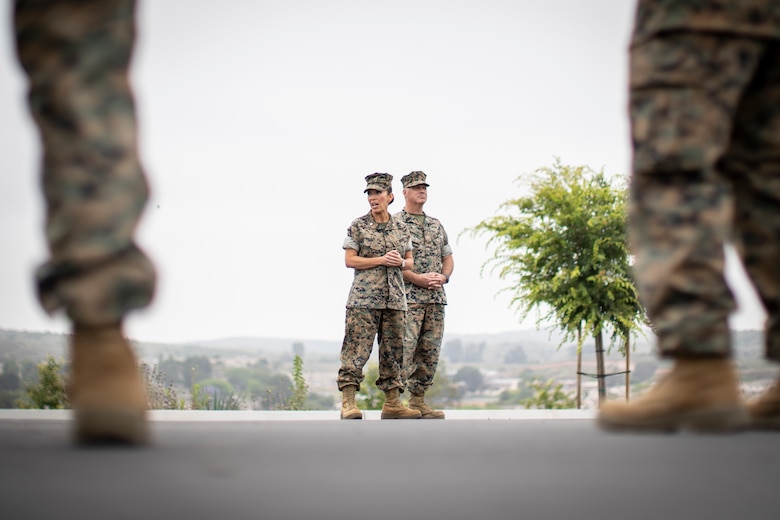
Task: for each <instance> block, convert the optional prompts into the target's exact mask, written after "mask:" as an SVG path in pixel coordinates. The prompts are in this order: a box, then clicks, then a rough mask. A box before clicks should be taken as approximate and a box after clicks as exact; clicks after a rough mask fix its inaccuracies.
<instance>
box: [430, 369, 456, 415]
mask: <svg viewBox="0 0 780 520" xmlns="http://www.w3.org/2000/svg"><path fill="white" fill-rule="evenodd" d="M461 397H462V396H461V391H460V388H459V387H458V386H457V385H455V384H453V382H452V381H450V378H449V377H448V376H447V367H446V365H445V362H444V360H443V359H440V360H439V365H438V366H437V368H436V375H435V377H434V378H433V384H432V385H431V387H430V388H429V389H428V390H426V391H425V400H426V401H427V402H428V404H429V405H430V406H432V407H434V408H436V407H442V408H457V407H458V405H459V404H460V398H461Z"/></svg>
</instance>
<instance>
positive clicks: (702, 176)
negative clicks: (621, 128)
mask: <svg viewBox="0 0 780 520" xmlns="http://www.w3.org/2000/svg"><path fill="white" fill-rule="evenodd" d="M630 56H631V65H630V67H631V68H630V115H631V123H632V138H633V149H634V156H633V179H632V185H631V210H630V211H631V212H630V218H629V222H630V238H631V241H632V246H633V248H634V251H635V253H636V265H635V267H636V270H635V273H636V279H637V282H638V289H639V292H640V296H641V298H642V300H643V303H644V305H645V307H646V309H647V312H648V314H649V316H650V318H651V320H652V322H653V324H654V326H655V328H656V330H657V332H658V340H659V351H660V354H661V355H662V356H666V357H670V358H673V359H674V361H675V362H674V365H673V368H672V370H671V371H670V373H669V374H668V375H667V376H666V377H665V378H664V379H663V380H662V381H661V382H660V383H659V384H658V385H656V386H655V387H654V388H652V389H651V390H650V391H648V392H647V393H646V394H645V395H644V396H642V397H641V398H639V399H638V400H636V401H634V402H632V403H630V404H628V403H606V404H605V405H604V406H603V407H602V409H601V410H600V413H599V418H598V421H599V424H600V425H601V426H603V427H604V428H607V429H615V430H676V429H680V428H689V429H696V430H703V431H718V430H731V429H737V428H741V427H744V426H746V425H748V424H751V423H752V424H753V425H754V426H758V427H764V426H770V427H778V426H780V385H778V384H775V385H774V386H773V387H771V388H770V389H769V390H768V391H766V392H765V393H764V394H763V395H762V396H761V397H759V398H758V399H757V400H755V401H753V402H752V403H750V404H748V405H747V406H745V405H744V403H743V402H742V399H741V397H740V391H739V378H738V374H737V373H736V371H735V368H734V367H733V365H732V363H731V359H730V358H731V356H732V346H731V343H730V338H729V329H728V316H729V313H731V312H732V311H733V310H734V308H735V306H734V302H733V297H732V294H731V292H730V291H729V288H728V287H727V285H726V283H725V281H724V275H723V270H724V252H723V244H724V242H725V241H729V240H730V241H733V243H734V244H735V246H736V249H737V251H738V252H739V254H740V256H741V258H742V260H743V262H744V265H745V268H746V271H747V273H748V275H749V277H750V279H751V280H752V282H753V284H754V286H755V288H756V290H757V291H758V294H759V296H760V298H761V301H762V302H763V304H764V306H765V308H766V310H767V312H768V314H769V319H768V322H767V331H766V357H767V358H768V359H770V360H772V361H780V268H779V266H780V2H777V1H775V0H733V1H729V0H688V1H685V2H683V1H680V0H640V1H639V4H638V8H637V12H636V20H635V27H634V33H633V37H632V41H631V55H630Z"/></svg>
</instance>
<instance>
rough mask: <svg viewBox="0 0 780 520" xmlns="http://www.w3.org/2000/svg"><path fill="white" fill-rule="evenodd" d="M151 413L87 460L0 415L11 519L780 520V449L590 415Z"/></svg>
mask: <svg viewBox="0 0 780 520" xmlns="http://www.w3.org/2000/svg"><path fill="white" fill-rule="evenodd" d="M446 413H447V417H448V418H447V419H446V420H444V421H425V420H417V421H381V420H378V412H376V413H375V414H374V413H369V415H368V417H367V420H364V421H339V420H338V412H333V411H330V412H192V411H183V412H176V411H155V412H152V414H151V427H152V432H153V439H154V443H153V445H152V446H151V447H148V448H143V449H132V448H118V447H100V448H76V447H74V446H72V445H71V443H70V437H69V427H70V422H69V417H70V415H69V412H67V411H24V410H0V461H2V464H0V479H1V480H0V511H2V517H3V518H4V519H9V520H11V519H14V520H16V519H42V518H53V517H64V518H68V519H70V518H74V519H79V520H92V519H100V520H104V519H110V520H121V519H140V518H143V519H157V518H160V519H171V520H174V519H175V520H178V519H180V518H181V519H186V520H200V519H217V518H218V519H239V520H242V519H250V518H252V519H296V520H297V519H345V520H349V519H364V518H365V519H371V520H384V519H417V518H420V519H422V518H426V519H428V518H430V519H439V518H441V519H453V520H459V519H471V520H481V519H485V520H487V519H505V518H506V519H510V518H511V519H519V518H523V519H569V518H571V519H613V518H625V519H629V518H630V519H645V518H647V519H650V518H652V519H661V518H663V519H677V518H686V519H726V518H740V519H743V518H746V519H764V518H766V519H769V518H772V519H777V518H778V517H780V492H779V491H778V484H780V449H779V448H780V434H777V433H762V432H743V433H739V434H729V435H694V434H688V433H685V434H675V435H625V434H623V435H620V434H608V433H604V432H601V431H600V430H598V429H597V428H596V427H595V425H594V423H593V420H592V419H593V412H592V411H587V410H584V411H577V410H567V411H560V412H555V411H531V410H510V411H496V412H490V411H486V412H482V411H479V412H477V411H467V410H447V411H446Z"/></svg>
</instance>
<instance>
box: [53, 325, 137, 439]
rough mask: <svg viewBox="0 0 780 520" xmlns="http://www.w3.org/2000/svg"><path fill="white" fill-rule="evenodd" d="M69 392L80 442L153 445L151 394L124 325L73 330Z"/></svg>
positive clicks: (84, 327)
mask: <svg viewBox="0 0 780 520" xmlns="http://www.w3.org/2000/svg"><path fill="white" fill-rule="evenodd" d="M68 390H69V392H68V393H69V395H68V397H69V400H70V403H71V406H72V407H73V410H74V414H75V428H74V432H75V440H76V441H77V442H79V443H82V444H85V443H86V444H91V443H126V444H146V443H147V442H148V441H149V432H148V427H147V423H146V410H147V408H148V401H147V396H146V389H145V386H144V382H143V379H142V377H141V375H140V373H139V371H138V366H137V365H136V359H135V356H134V355H133V351H132V349H131V347H130V345H129V343H128V342H127V340H126V339H125V338H124V337H123V336H122V329H121V326H119V325H106V326H99V327H90V326H86V325H76V326H75V327H74V331H73V338H72V344H71V376H70V387H69V389H68Z"/></svg>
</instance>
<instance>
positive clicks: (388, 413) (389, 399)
mask: <svg viewBox="0 0 780 520" xmlns="http://www.w3.org/2000/svg"><path fill="white" fill-rule="evenodd" d="M400 395H401V391H400V390H399V389H398V388H393V389H392V390H388V391H387V392H385V404H384V406H383V407H382V419H419V418H420V417H421V416H422V414H421V413H420V411H419V410H412V409H410V408H407V407H405V406H404V405H403V403H402V402H401V399H400V397H399V396H400Z"/></svg>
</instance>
